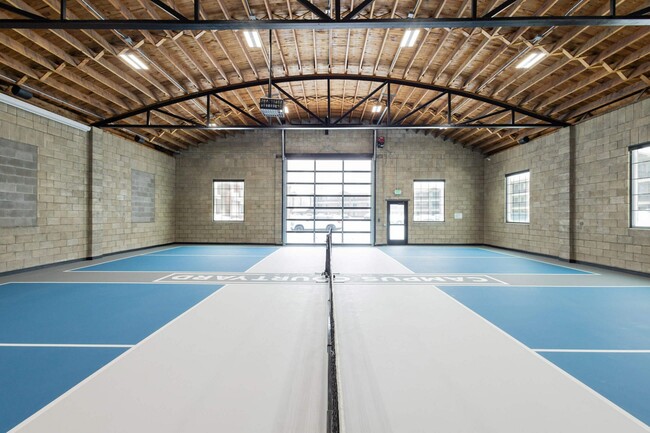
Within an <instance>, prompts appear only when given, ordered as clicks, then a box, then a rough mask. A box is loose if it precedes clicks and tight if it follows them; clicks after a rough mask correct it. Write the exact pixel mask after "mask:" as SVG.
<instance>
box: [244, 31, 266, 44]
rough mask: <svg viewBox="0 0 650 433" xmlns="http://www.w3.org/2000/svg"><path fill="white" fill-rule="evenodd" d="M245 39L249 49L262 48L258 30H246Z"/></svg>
mask: <svg viewBox="0 0 650 433" xmlns="http://www.w3.org/2000/svg"><path fill="white" fill-rule="evenodd" d="M244 38H245V39H246V43H247V44H248V47H249V48H262V38H261V37H260V33H259V32H258V31H257V30H244Z"/></svg>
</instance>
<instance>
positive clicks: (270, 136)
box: [176, 130, 282, 244]
mask: <svg viewBox="0 0 650 433" xmlns="http://www.w3.org/2000/svg"><path fill="white" fill-rule="evenodd" d="M281 156H282V138H281V133H280V131H272V130H268V131H254V132H247V133H245V134H236V135H231V136H229V137H227V138H219V139H215V140H213V141H210V142H208V143H205V144H202V145H201V146H199V147H196V148H192V149H189V150H187V151H185V152H183V153H182V154H181V155H180V156H178V157H177V159H176V162H177V165H176V241H177V242H216V243H262V244H281V243H282V159H281ZM214 180H243V181H244V221H213V189H212V188H213V183H212V182H213V181H214Z"/></svg>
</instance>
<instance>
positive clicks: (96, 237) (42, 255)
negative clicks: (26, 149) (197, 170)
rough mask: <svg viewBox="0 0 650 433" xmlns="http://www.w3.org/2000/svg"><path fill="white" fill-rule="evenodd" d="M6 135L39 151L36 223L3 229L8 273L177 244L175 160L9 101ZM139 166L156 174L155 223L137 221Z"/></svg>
mask: <svg viewBox="0 0 650 433" xmlns="http://www.w3.org/2000/svg"><path fill="white" fill-rule="evenodd" d="M0 136H1V137H2V138H4V139H6V140H11V141H14V142H18V143H25V144H30V145H33V146H37V148H38V172H37V177H38V188H37V220H36V225H35V226H32V227H2V228H0V272H7V271H13V270H19V269H23V268H29V267H34V266H40V265H45V264H51V263H56V262H62V261H68V260H74V259H83V258H86V257H91V256H100V255H102V254H106V253H109V252H115V251H122V250H126V249H133V248H141V247H146V246H150V245H158V244H162V243H169V242H173V240H174V231H173V229H174V227H173V224H172V219H173V212H172V210H173V207H172V205H171V202H173V197H174V194H173V182H174V171H175V161H174V158H173V157H171V156H167V155H165V154H162V153H160V152H157V151H155V150H153V149H149V148H146V147H144V146H140V145H137V144H135V143H133V142H130V141H127V140H124V139H122V138H119V137H116V136H114V135H112V134H107V133H102V132H101V131H97V130H93V131H92V132H84V131H81V130H79V129H76V128H73V127H70V126H66V125H63V124H61V123H59V122H56V121H54V120H49V119H46V118H44V117H42V116H39V115H36V114H32V113H29V112H27V111H24V110H21V109H18V108H15V107H13V106H10V105H7V104H4V103H0ZM103 141H104V142H105V143H102V142H103ZM93 142H94V147H93ZM93 148H94V149H95V150H96V151H95V152H94V151H93ZM93 168H94V174H93ZM131 168H136V169H138V170H141V171H148V172H150V173H155V177H156V220H155V222H153V223H148V224H142V225H139V224H131V222H130V221H131V216H130V208H129V207H128V206H126V203H130V190H131V188H130V176H131V174H130V173H131ZM93 176H94V179H93ZM93 185H94V186H97V188H95V189H93V188H92V186H93ZM93 203H94V205H93ZM93 210H95V212H93ZM100 211H101V213H100Z"/></svg>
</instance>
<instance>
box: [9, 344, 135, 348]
mask: <svg viewBox="0 0 650 433" xmlns="http://www.w3.org/2000/svg"><path fill="white" fill-rule="evenodd" d="M133 346H134V345H133V344H27V343H0V347H66V348H68V347H82V348H93V349H97V348H99V349H106V348H127V349H128V348H131V347H133Z"/></svg>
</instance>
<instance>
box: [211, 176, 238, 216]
mask: <svg viewBox="0 0 650 433" xmlns="http://www.w3.org/2000/svg"><path fill="white" fill-rule="evenodd" d="M214 221H244V181H243V180H236V181H233V180H215V181H214Z"/></svg>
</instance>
